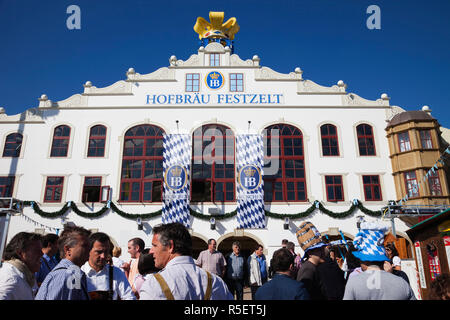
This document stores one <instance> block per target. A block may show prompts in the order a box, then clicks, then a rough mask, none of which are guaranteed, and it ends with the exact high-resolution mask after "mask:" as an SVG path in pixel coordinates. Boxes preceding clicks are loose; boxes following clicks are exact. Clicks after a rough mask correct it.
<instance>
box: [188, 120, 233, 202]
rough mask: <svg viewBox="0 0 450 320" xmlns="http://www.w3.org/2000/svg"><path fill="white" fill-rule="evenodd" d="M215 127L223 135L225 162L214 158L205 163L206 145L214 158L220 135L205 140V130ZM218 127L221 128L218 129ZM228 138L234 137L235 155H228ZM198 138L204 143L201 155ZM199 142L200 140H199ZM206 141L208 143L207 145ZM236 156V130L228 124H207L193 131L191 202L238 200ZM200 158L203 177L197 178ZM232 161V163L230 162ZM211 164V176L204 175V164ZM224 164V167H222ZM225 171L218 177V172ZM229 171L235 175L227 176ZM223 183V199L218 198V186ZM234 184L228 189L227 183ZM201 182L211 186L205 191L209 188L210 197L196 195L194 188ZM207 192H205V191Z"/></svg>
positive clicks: (223, 157)
mask: <svg viewBox="0 0 450 320" xmlns="http://www.w3.org/2000/svg"><path fill="white" fill-rule="evenodd" d="M212 127H214V128H215V129H216V130H220V131H221V133H222V135H221V136H220V137H221V139H222V147H223V149H224V150H223V151H224V152H223V154H222V157H221V159H222V162H223V163H216V161H215V160H213V159H208V162H209V163H211V164H205V163H204V157H203V154H204V150H205V148H206V147H208V148H210V149H211V153H212V154H211V156H212V157H213V158H214V157H215V156H216V154H215V150H216V144H215V141H216V138H217V137H218V136H212V138H211V139H208V140H205V139H204V137H205V131H207V130H208V129H210V128H212ZM218 127H219V128H220V129H218ZM199 130H201V135H198V132H199ZM227 130H230V131H229V132H232V133H233V135H227ZM227 138H228V139H232V140H233V155H227V153H226V148H227V146H228V144H227ZM196 140H200V141H201V143H202V150H201V155H196V154H195V151H194V148H195V146H196V142H195V141H196ZM197 143H199V142H197ZM205 143H208V144H207V145H205ZM235 157H236V136H235V134H234V132H233V131H232V130H231V129H230V128H229V127H227V126H225V125H221V124H205V125H203V126H201V127H199V128H197V129H195V130H194V131H193V133H192V156H191V171H192V174H191V184H190V199H191V202H196V203H202V202H212V203H230V202H235V201H236V161H235ZM198 160H201V168H202V172H201V175H202V177H201V178H195V175H196V172H195V170H196V168H197V165H199V163H196V162H198ZM230 161H231V163H229V162H230ZM205 165H206V166H209V167H210V169H209V170H208V171H210V173H211V174H210V175H209V177H203V172H204V171H203V168H204V166H205ZM231 165H232V166H233V168H232V170H231V168H230V167H228V168H227V166H231ZM220 166H223V167H220ZM220 171H223V177H216V173H217V172H220ZM227 171H228V172H233V177H231V178H227V177H226V175H227ZM219 183H221V184H222V191H221V193H223V200H220V199H217V194H219V192H218V190H217V186H218V184H219ZM230 183H231V184H232V187H231V188H230V189H231V190H228V189H227V185H229V184H230ZM200 184H204V185H205V187H208V186H209V188H205V191H207V190H208V189H209V193H210V196H209V198H208V199H200V198H197V196H196V195H194V188H196V187H197V186H198V185H200ZM231 193H232V195H233V196H232V198H231V199H230V198H228V197H227V196H228V195H229V194H231ZM204 194H205V192H204Z"/></svg>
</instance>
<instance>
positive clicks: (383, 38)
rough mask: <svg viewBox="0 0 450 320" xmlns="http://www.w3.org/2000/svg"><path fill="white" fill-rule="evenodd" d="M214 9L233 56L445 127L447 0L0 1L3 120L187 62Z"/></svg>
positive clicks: (449, 36)
mask: <svg viewBox="0 0 450 320" xmlns="http://www.w3.org/2000/svg"><path fill="white" fill-rule="evenodd" d="M72 4H76V5H78V6H79V7H80V9H81V30H69V29H68V28H67V27H66V20H67V18H68V17H69V16H70V14H67V13H66V9H67V7H68V6H69V5H72ZM373 4H375V5H378V6H379V7H380V9H381V30H369V29H368V28H367V27H366V20H367V19H368V18H369V16H370V14H367V13H366V9H367V7H368V6H369V5H373ZM209 11H224V12H225V20H227V19H228V18H230V17H236V18H237V20H238V23H239V25H240V27H241V30H240V31H239V32H238V34H237V35H236V40H235V53H237V54H239V56H240V57H241V58H243V59H250V58H251V57H252V56H253V55H255V54H257V55H258V56H259V57H260V58H261V64H262V65H264V66H268V67H271V68H272V69H274V70H276V71H278V72H283V73H288V72H291V71H293V70H294V69H295V67H300V68H301V69H302V70H303V71H304V73H303V77H304V78H305V79H310V80H312V81H314V82H316V83H318V84H321V85H326V86H331V85H334V84H336V83H337V81H338V80H344V82H345V83H346V84H347V85H348V88H347V91H348V92H354V93H356V94H358V95H360V96H361V97H363V98H366V99H371V100H375V99H378V98H379V97H380V95H381V94H382V93H387V94H388V95H389V96H390V97H391V105H398V106H400V107H402V108H404V109H406V110H419V109H421V107H422V106H423V105H428V106H430V108H431V109H432V110H433V111H432V115H433V116H434V117H435V118H437V119H438V121H439V122H440V124H441V125H442V126H444V127H447V128H450V109H449V102H450V81H449V74H450V19H449V18H448V16H449V14H450V1H448V0H429V1H412V0H409V1H406V0H395V1H394V0H390V1H382V0H371V1H366V0H341V1H336V0H309V1H303V0H278V1H274V0H271V1H267V0H240V1H238V0H228V1H216V0H214V1H213V0H210V1H199V0H194V1H159V0H128V1H105V0H89V1H76V0H73V1H65V0H53V1H44V0H43V1H34V0H33V1H22V0H0V40H1V41H0V46H1V47H0V75H1V76H0V106H2V107H4V108H5V109H6V113H7V114H9V115H12V114H17V113H20V112H22V111H24V110H26V109H28V108H32V107H37V105H38V100H37V98H38V97H40V95H41V94H43V93H45V94H47V95H48V97H49V99H51V100H53V101H58V100H63V99H66V98H68V97H69V96H71V95H73V94H75V93H81V92H83V84H84V83H85V82H86V81H87V80H90V81H92V83H93V85H94V86H96V87H104V86H108V85H110V84H112V83H114V82H116V81H118V80H121V79H125V78H126V76H125V72H126V71H127V70H128V68H129V67H133V68H135V70H136V72H139V73H141V74H145V73H150V72H152V71H154V70H156V69H158V68H160V67H162V66H168V64H169V61H168V59H169V57H170V56H171V55H176V56H177V58H179V59H182V60H186V59H187V58H188V57H189V56H190V55H191V54H193V53H195V52H196V50H197V48H198V36H197V34H196V33H195V32H194V30H193V26H194V24H195V21H196V19H197V17H198V16H201V17H204V18H207V20H209V18H208V15H209Z"/></svg>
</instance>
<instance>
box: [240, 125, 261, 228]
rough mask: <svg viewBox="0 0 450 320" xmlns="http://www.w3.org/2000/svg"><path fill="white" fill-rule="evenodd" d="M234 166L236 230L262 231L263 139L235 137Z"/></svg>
mask: <svg viewBox="0 0 450 320" xmlns="http://www.w3.org/2000/svg"><path fill="white" fill-rule="evenodd" d="M236 162H237V171H238V177H237V184H236V194H237V220H238V228H241V229H253V228H254V229H256V228H265V227H266V216H265V213H264V183H263V165H264V146H263V137H262V136H261V135H256V134H245V135H238V136H237V137H236Z"/></svg>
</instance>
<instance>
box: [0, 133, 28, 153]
mask: <svg viewBox="0 0 450 320" xmlns="http://www.w3.org/2000/svg"><path fill="white" fill-rule="evenodd" d="M11 136H14V137H15V136H20V143H19V144H18V143H17V138H15V139H14V141H13V142H8V138H9V137H11ZM23 139H24V138H23V134H22V133H20V132H12V133H10V134H8V135H6V137H5V144H4V145H3V153H2V157H3V158H19V157H20V155H21V153H22V147H23ZM11 145H12V146H13V147H12V148H8V146H11ZM17 145H18V146H17ZM17 149H19V150H18V151H17ZM10 150H14V154H13V155H6V154H5V153H6V152H7V151H10Z"/></svg>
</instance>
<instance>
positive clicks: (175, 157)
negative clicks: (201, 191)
mask: <svg viewBox="0 0 450 320" xmlns="http://www.w3.org/2000/svg"><path fill="white" fill-rule="evenodd" d="M163 148H164V151H163V170H164V183H163V185H164V193H163V208H162V222H163V223H164V224H167V223H172V222H179V223H182V224H183V225H184V226H185V227H187V228H189V227H190V214H189V185H190V183H189V181H190V177H189V175H190V164H191V137H190V136H189V135H187V134H165V135H164V140H163Z"/></svg>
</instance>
